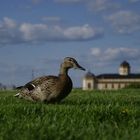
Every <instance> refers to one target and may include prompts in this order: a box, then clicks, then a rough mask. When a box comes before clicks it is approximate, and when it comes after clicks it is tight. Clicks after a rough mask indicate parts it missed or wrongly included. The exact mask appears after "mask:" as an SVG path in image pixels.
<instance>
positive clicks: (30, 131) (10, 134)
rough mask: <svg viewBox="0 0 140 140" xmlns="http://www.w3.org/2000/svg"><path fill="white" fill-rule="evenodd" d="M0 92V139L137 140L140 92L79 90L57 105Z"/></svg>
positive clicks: (138, 134) (139, 129) (126, 90)
mask: <svg viewBox="0 0 140 140" xmlns="http://www.w3.org/2000/svg"><path fill="white" fill-rule="evenodd" d="M14 94H15V91H0V140H139V139H140V89H123V90H119V91H82V90H78V89H77V90H76V89H75V90H73V91H72V93H71V94H70V95H69V96H68V97H67V98H66V99H65V100H63V101H62V102H61V103H59V104H43V103H30V102H28V101H24V100H21V99H17V98H15V97H13V95H14Z"/></svg>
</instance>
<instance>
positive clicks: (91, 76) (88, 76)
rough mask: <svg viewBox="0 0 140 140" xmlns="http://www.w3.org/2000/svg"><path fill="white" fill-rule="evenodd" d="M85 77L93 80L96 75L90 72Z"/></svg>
mask: <svg viewBox="0 0 140 140" xmlns="http://www.w3.org/2000/svg"><path fill="white" fill-rule="evenodd" d="M84 77H85V78H93V77H95V75H94V74H93V73H91V72H90V71H88V72H87V73H86V74H85V76H84Z"/></svg>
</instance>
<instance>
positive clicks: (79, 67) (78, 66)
mask: <svg viewBox="0 0 140 140" xmlns="http://www.w3.org/2000/svg"><path fill="white" fill-rule="evenodd" d="M76 68H77V69H80V70H83V71H85V70H86V69H85V68H83V67H82V66H80V65H79V64H78V65H77V67H76Z"/></svg>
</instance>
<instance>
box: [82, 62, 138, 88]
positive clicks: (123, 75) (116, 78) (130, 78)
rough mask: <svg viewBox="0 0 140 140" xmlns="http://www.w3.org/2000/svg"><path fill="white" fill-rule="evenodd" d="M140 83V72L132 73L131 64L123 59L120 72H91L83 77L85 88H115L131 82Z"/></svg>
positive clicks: (123, 86)
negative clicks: (98, 73) (95, 73)
mask: <svg viewBox="0 0 140 140" xmlns="http://www.w3.org/2000/svg"><path fill="white" fill-rule="evenodd" d="M137 83H138V84H139V83H140V73H139V74H136V73H131V66H130V65H129V63H128V62H127V61H123V62H122V63H121V64H120V67H119V73H116V74H100V75H97V76H96V75H94V74H93V73H91V72H88V73H86V74H85V76H84V78H83V90H93V89H99V90H113V89H116V90H117V89H121V88H125V87H126V86H128V85H130V84H137Z"/></svg>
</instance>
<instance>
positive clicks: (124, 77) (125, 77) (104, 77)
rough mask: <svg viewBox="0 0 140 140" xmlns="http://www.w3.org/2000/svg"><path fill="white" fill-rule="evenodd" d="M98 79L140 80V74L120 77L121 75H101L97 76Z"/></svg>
mask: <svg viewBox="0 0 140 140" xmlns="http://www.w3.org/2000/svg"><path fill="white" fill-rule="evenodd" d="M96 78H97V79H140V73H138V74H133V73H132V74H128V75H119V74H100V75H98V76H96Z"/></svg>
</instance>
